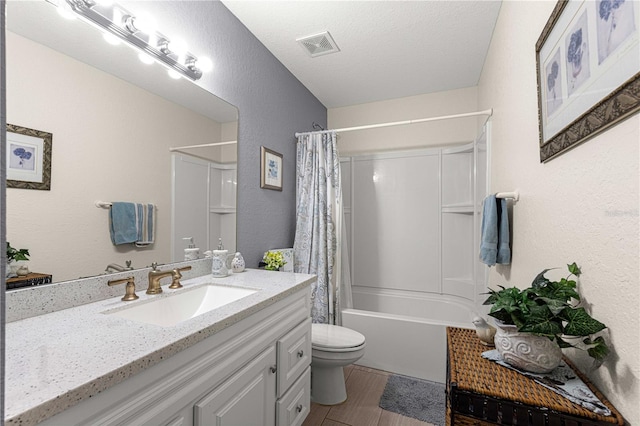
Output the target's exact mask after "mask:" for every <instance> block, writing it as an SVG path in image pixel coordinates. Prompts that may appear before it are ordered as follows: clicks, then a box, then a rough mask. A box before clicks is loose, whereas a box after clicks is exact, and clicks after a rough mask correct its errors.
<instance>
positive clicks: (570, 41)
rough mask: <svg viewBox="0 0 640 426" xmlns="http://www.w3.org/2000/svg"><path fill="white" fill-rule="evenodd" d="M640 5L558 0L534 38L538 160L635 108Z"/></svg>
mask: <svg viewBox="0 0 640 426" xmlns="http://www.w3.org/2000/svg"><path fill="white" fill-rule="evenodd" d="M639 28H640V4H638V2H634V1H630V0H596V1H588V2H583V1H578V0H560V1H558V3H557V5H556V7H555V9H554V10H553V12H552V14H551V17H550V18H549V21H548V22H547V24H546V25H545V27H544V29H543V30H542V34H541V35H540V38H539V39H538V42H537V43H536V67H537V70H536V71H537V76H538V118H539V127H540V161H541V162H546V161H549V160H551V159H552V158H555V157H557V156H558V155H560V154H562V153H564V152H566V151H567V150H569V149H571V148H573V147H575V146H577V145H578V144H580V143H582V142H584V141H586V140H587V139H589V138H591V137H593V136H595V135H597V134H598V133H600V132H602V131H603V130H605V129H607V128H608V127H610V126H612V125H614V124H616V123H618V122H620V121H621V120H623V119H625V118H627V117H629V116H630V115H632V114H633V113H635V112H637V111H638V110H640V49H639V41H638V39H639V37H638V35H639V33H640V31H639Z"/></svg>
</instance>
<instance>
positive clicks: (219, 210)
mask: <svg viewBox="0 0 640 426" xmlns="http://www.w3.org/2000/svg"><path fill="white" fill-rule="evenodd" d="M235 212H236V209H235V207H211V208H210V209H209V213H218V214H230V213H235Z"/></svg>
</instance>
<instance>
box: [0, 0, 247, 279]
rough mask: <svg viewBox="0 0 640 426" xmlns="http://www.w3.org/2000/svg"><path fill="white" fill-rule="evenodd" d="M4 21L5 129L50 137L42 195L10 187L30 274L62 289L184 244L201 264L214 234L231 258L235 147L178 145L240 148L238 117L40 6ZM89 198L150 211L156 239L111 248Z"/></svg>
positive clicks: (165, 259) (11, 213)
mask: <svg viewBox="0 0 640 426" xmlns="http://www.w3.org/2000/svg"><path fill="white" fill-rule="evenodd" d="M6 16H7V25H6V28H7V34H6V35H7V41H6V52H7V58H6V61H7V88H6V92H7V123H9V124H12V125H16V126H21V127H25V128H29V129H34V130H38V131H43V132H48V133H51V134H52V139H53V142H52V147H53V149H52V160H51V188H50V190H34V189H20V188H7V216H6V222H7V241H9V242H10V243H11V245H12V246H13V247H15V248H16V249H22V248H26V249H28V250H29V253H30V260H29V261H28V262H27V263H26V264H27V266H28V268H29V270H30V271H31V272H38V273H43V274H51V275H52V276H53V281H54V282H60V281H67V280H72V279H78V278H82V277H88V276H95V275H100V274H104V273H106V272H108V271H107V270H108V269H109V268H107V267H108V266H109V265H110V264H117V265H120V266H126V262H127V261H131V267H132V268H134V269H138V268H143V267H147V266H149V265H150V264H151V263H152V262H157V263H158V264H164V263H169V262H172V261H180V260H183V249H184V248H186V247H187V243H188V242H187V241H186V240H183V239H182V238H186V237H193V238H194V240H195V243H196V245H197V246H198V247H200V249H201V257H202V253H203V252H204V251H205V250H206V249H208V248H213V247H212V245H213V244H217V241H218V238H219V237H223V239H224V242H225V245H226V246H227V247H226V248H229V249H230V250H231V251H233V250H234V249H235V186H236V183H235V170H236V165H237V155H236V152H237V151H236V146H237V144H234V143H229V144H225V145H219V146H214V147H205V148H188V149H181V148H180V147H185V146H193V145H201V144H211V143H216V142H229V141H237V120H238V110H237V109H236V108H235V107H234V106H232V105H230V104H228V103H226V102H224V101H223V100H221V99H219V98H217V97H216V96H214V95H212V94H211V93H209V92H207V91H206V90H204V89H202V88H201V87H199V86H198V85H196V84H194V83H193V82H192V81H189V80H186V79H184V78H183V79H179V80H174V79H171V78H170V77H169V76H168V75H167V70H166V69H165V68H164V67H162V66H160V65H159V64H155V63H154V64H151V65H145V64H143V63H142V62H141V61H140V60H139V59H138V52H136V51H134V49H132V48H130V47H128V46H125V45H122V44H121V45H117V46H116V45H110V44H108V43H107V42H106V41H105V40H104V39H103V37H102V34H101V33H100V32H99V31H98V30H97V29H95V28H93V27H91V26H90V25H88V24H86V23H85V22H82V21H80V20H78V19H75V20H66V19H64V18H62V17H60V16H59V15H58V13H57V10H56V7H54V6H52V5H51V4H49V3H47V2H46V1H44V0H43V1H11V2H7V14H6ZM172 148H173V149H172ZM175 148H177V149H175ZM192 165H193V167H192ZM176 176H178V177H179V179H176ZM216 176H218V177H216ZM214 178H216V179H220V182H218V183H214V180H213V179H214ZM189 179H193V180H189ZM185 195H186V196H185ZM219 195H220V196H223V197H224V199H218V200H216V199H215V197H217V196H219ZM97 201H102V202H105V203H109V202H115V201H127V202H139V203H153V204H155V206H156V213H157V214H156V224H155V225H156V231H155V242H154V244H152V245H149V246H147V247H136V246H135V245H133V244H126V245H114V244H113V243H112V241H111V238H110V235H109V208H101V207H97V206H96V202H97ZM200 220H204V225H203V227H202V226H201V227H195V226H193V225H194V223H196V221H200ZM109 270H112V269H109Z"/></svg>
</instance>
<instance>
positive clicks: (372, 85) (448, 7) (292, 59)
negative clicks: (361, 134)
mask: <svg viewBox="0 0 640 426" xmlns="http://www.w3.org/2000/svg"><path fill="white" fill-rule="evenodd" d="M222 2H223V3H224V4H225V5H226V6H227V7H228V8H229V10H230V11H231V12H232V13H233V14H234V15H235V16H237V17H238V19H239V20H240V21H241V22H242V23H243V24H244V25H245V26H246V27H247V28H248V29H249V30H250V31H251V32H252V33H253V34H254V35H255V36H256V37H257V38H258V39H259V40H260V41H261V42H262V43H263V44H264V45H265V46H266V47H267V49H269V50H270V51H271V52H272V53H273V54H274V55H275V56H276V57H277V58H278V59H279V60H280V62H282V63H283V64H284V65H285V67H287V68H288V69H289V70H290V71H291V72H292V73H293V74H294V75H295V76H296V77H297V78H298V79H299V80H300V81H301V82H302V84H304V85H305V86H306V87H307V88H308V89H309V90H310V91H311V92H312V93H313V94H314V95H315V96H316V97H317V98H318V99H319V100H320V101H321V102H322V103H323V104H324V105H325V106H326V107H329V108H332V107H340V106H347V105H355V104H360V103H365V102H373V101H379V100H386V99H394V98H400V97H405V96H412V95H418V94H424V93H432V92H438V91H443V90H452V89H458V88H464V87H471V86H475V85H477V83H478V79H479V78H480V73H481V72H482V66H483V64H484V60H485V56H486V53H487V51H488V49H489V43H490V41H491V36H492V33H493V28H494V27H495V23H496V19H497V16H498V12H499V9H500V4H501V2H500V1H493V0H484V1H444V0H441V1H433V0H430V1H397V0H385V1H344V0H343V1H306V0H305V1H303V0H298V1H276V0H263V1H255V0H246V1H245V0H222ZM323 31H329V32H330V33H331V35H332V36H333V38H334V40H335V42H336V44H337V45H338V47H339V48H340V52H338V53H335V54H329V55H324V56H318V57H315V58H311V57H310V56H309V54H308V53H307V52H306V51H305V49H303V47H301V46H300V45H299V44H298V43H297V42H296V39H298V38H301V37H305V36H309V35H313V34H317V33H321V32H323Z"/></svg>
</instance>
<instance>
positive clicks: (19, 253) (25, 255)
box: [5, 241, 29, 278]
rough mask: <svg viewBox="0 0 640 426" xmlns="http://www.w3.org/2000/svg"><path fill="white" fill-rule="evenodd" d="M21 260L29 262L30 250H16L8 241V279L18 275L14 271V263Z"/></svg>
mask: <svg viewBox="0 0 640 426" xmlns="http://www.w3.org/2000/svg"><path fill="white" fill-rule="evenodd" d="M19 260H29V250H28V249H15V248H13V247H11V244H10V243H9V241H7V269H6V275H5V276H6V278H11V277H15V276H16V273H15V271H13V270H12V268H11V267H12V266H13V265H12V263H14V262H16V261H19Z"/></svg>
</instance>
